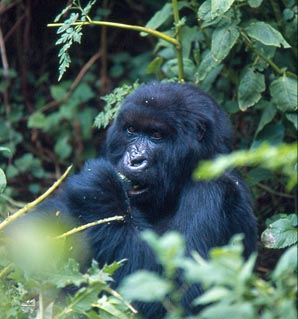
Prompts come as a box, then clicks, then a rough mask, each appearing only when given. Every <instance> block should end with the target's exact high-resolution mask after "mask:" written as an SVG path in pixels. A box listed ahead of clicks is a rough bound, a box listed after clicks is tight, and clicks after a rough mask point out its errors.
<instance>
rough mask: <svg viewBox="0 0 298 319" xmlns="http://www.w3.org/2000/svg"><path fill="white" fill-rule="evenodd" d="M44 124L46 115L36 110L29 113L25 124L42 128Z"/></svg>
mask: <svg viewBox="0 0 298 319" xmlns="http://www.w3.org/2000/svg"><path fill="white" fill-rule="evenodd" d="M46 124H47V118H46V116H45V115H44V114H43V113H41V112H38V111H37V112H35V113H33V114H32V115H30V117H29V120H28V124H27V125H28V127H30V128H44V127H45V125H46Z"/></svg>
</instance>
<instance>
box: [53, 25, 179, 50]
mask: <svg viewBox="0 0 298 319" xmlns="http://www.w3.org/2000/svg"><path fill="white" fill-rule="evenodd" d="M63 25H64V24H63V23H49V24H48V27H61V26H63ZM75 25H81V26H83V25H100V26H106V27H113V28H121V29H129V30H134V31H139V32H145V33H148V34H151V35H153V36H155V37H157V38H160V39H163V40H165V41H167V42H170V43H172V44H174V45H179V42H178V41H177V40H176V39H175V38H173V37H170V36H168V35H167V34H164V33H162V32H159V31H156V30H153V29H149V28H146V27H141V26H138V25H130V24H124V23H115V22H107V21H93V20H90V21H79V22H75V23H72V26H75Z"/></svg>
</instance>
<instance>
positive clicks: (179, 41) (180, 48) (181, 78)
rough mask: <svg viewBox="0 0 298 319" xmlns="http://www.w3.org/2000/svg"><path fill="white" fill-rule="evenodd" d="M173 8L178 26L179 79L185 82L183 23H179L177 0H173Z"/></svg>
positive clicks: (176, 26)
mask: <svg viewBox="0 0 298 319" xmlns="http://www.w3.org/2000/svg"><path fill="white" fill-rule="evenodd" d="M172 8H173V14H174V21H175V28H176V40H177V44H176V50H177V60H178V80H179V82H184V71H183V56H182V47H181V39H180V29H181V25H179V20H180V18H179V10H178V3H177V0H172Z"/></svg>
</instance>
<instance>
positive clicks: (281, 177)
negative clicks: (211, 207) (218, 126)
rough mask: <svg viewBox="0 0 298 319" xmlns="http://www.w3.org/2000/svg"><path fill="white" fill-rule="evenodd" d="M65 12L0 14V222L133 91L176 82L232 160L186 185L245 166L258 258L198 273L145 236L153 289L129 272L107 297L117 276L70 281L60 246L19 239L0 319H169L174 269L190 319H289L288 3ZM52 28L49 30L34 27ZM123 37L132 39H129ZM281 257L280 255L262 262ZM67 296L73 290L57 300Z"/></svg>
mask: <svg viewBox="0 0 298 319" xmlns="http://www.w3.org/2000/svg"><path fill="white" fill-rule="evenodd" d="M66 3H67V4H70V2H67V1H65V3H64V4H63V3H62V4H61V1H51V2H49V3H45V2H40V3H38V4H37V3H36V2H35V1H27V2H26V4H25V3H23V2H20V1H14V0H7V1H4V2H3V3H1V5H0V17H1V20H0V21H1V22H0V49H1V59H2V68H0V76H1V77H0V91H1V94H2V97H1V104H0V114H1V117H0V161H1V168H0V205H1V206H0V211H1V214H0V216H1V219H2V220H4V218H5V217H6V216H7V214H8V213H12V212H14V211H15V210H16V209H17V208H20V207H23V205H24V204H23V203H22V202H28V201H30V200H31V199H33V198H35V197H36V195H37V194H40V193H43V191H44V190H45V189H46V188H47V187H48V186H49V185H50V184H51V183H52V182H53V181H54V180H56V178H57V177H58V176H60V175H61V170H63V168H64V167H65V166H66V165H67V164H68V163H70V162H72V163H74V164H75V165H76V167H79V166H80V165H81V163H82V162H83V161H84V160H85V159H86V158H90V157H93V156H96V154H97V152H98V148H99V146H100V144H101V140H102V137H103V135H104V130H103V128H105V127H106V126H107V125H108V123H109V121H110V120H111V118H112V117H113V116H114V114H115V113H116V112H117V109H118V107H119V104H120V103H121V101H122V99H123V97H124V96H125V95H126V94H127V93H129V92H130V91H131V90H133V89H135V88H136V87H137V86H138V83H142V82H144V81H147V80H150V79H156V78H157V79H160V80H175V79H178V78H179V79H180V80H181V79H182V78H184V79H185V80H186V81H190V82H193V83H196V84H198V86H199V87H201V88H202V89H203V90H205V91H207V92H209V93H210V94H211V95H212V96H213V97H214V98H215V99H216V100H217V101H218V102H219V104H221V105H222V106H223V107H224V109H225V110H226V111H227V112H228V113H230V115H231V118H232V121H233V124H234V127H235V133H236V140H235V144H236V146H237V148H238V149H241V151H239V152H235V153H233V154H231V155H230V156H229V157H224V158H219V159H218V160H217V161H215V162H213V163H204V164H203V166H201V167H199V168H198V170H197V171H196V172H195V175H194V176H195V178H203V177H204V178H211V173H212V174H215V173H216V174H220V173H221V172H223V170H224V169H227V168H230V167H232V166H237V167H243V166H246V167H248V168H242V172H243V174H244V175H245V177H246V180H247V182H248V183H249V185H250V186H251V188H252V190H253V194H254V198H255V202H256V215H257V218H258V221H259V225H260V235H261V233H262V236H260V237H261V239H262V241H260V252H259V254H258V261H257V263H256V256H252V257H251V258H250V259H249V260H248V261H247V262H244V261H243V260H242V258H241V249H242V246H241V240H240V239H239V238H235V241H236V243H233V244H232V243H231V244H230V245H228V246H227V247H224V248H218V249H214V250H213V251H212V253H211V259H210V261H208V262H206V261H203V260H201V259H200V257H199V256H196V255H194V259H186V258H185V257H184V253H183V239H182V238H180V237H179V236H178V235H177V234H168V235H166V236H164V237H162V238H160V239H158V238H157V237H155V235H154V234H145V235H144V237H145V238H146V240H148V241H149V243H150V244H151V245H152V247H153V248H154V250H155V252H156V254H157V256H158V258H159V259H160V261H161V263H162V264H163V265H164V269H165V272H164V276H163V277H158V276H156V275H155V274H151V273H148V272H140V273H136V274H135V275H132V276H131V277H129V278H127V281H125V283H123V286H122V287H121V289H120V294H119V292H116V291H113V290H111V289H110V287H109V285H108V284H109V281H110V280H111V276H112V274H113V272H114V271H115V269H117V267H119V266H120V264H118V263H115V264H113V265H110V266H106V267H105V268H104V269H102V270H99V269H98V267H97V265H96V264H95V263H94V264H93V265H92V267H91V268H90V269H89V270H88V271H87V272H86V273H81V272H80V270H79V267H78V264H77V263H76V262H75V261H74V260H71V259H70V260H68V259H67V256H65V254H64V253H63V251H64V250H65V245H66V244H65V243H64V242H63V243H61V242H60V243H58V246H57V243H54V244H53V243H52V242H50V243H49V241H48V238H46V237H47V236H45V234H42V235H41V234H38V233H36V236H39V237H38V238H39V239H40V240H38V241H37V240H36V238H34V239H32V237H31V236H29V237H28V241H26V242H24V247H20V248H19V251H18V250H17V251H16V252H14V253H13V254H12V255H13V256H11V255H8V251H7V250H6V249H5V246H3V247H2V248H1V250H0V257H1V258H0V295H1V298H0V313H1V314H3V316H4V318H7V319H8V318H75V315H74V314H78V316H79V315H80V314H85V315H86V316H87V318H98V314H97V311H99V312H100V314H101V318H132V317H135V315H134V309H133V308H132V307H131V306H130V305H129V303H128V302H127V301H126V300H128V301H131V300H133V299H141V300H143V301H148V302H149V301H154V300H163V302H164V304H165V305H166V307H167V308H168V309H169V310H170V311H169V315H168V317H167V318H183V314H182V313H181V309H179V307H177V301H178V300H179V298H180V296H181V292H179V291H174V290H173V289H172V288H173V274H174V273H175V271H176V270H177V269H178V268H181V269H183V270H185V272H186V274H187V275H188V284H191V283H194V282H200V283H201V284H202V285H203V286H204V287H205V288H206V293H205V294H204V295H203V296H202V297H200V298H199V300H197V302H198V304H204V305H206V304H207V305H208V307H207V308H206V309H205V310H204V311H203V312H202V313H201V314H200V315H198V316H197V317H196V318H216V317H218V316H222V317H227V318H228V317H229V318H239V317H243V318H256V317H258V318H264V319H265V318H284V317H287V318H290V319H291V318H296V317H297V311H296V306H295V298H296V296H297V281H296V276H297V260H296V254H297V249H296V247H295V244H297V215H296V213H297V198H296V191H297V185H296V182H297V164H296V163H297V144H296V143H295V142H296V130H297V113H296V112H297V77H296V75H295V74H296V72H297V69H296V67H297V65H296V61H297V37H296V34H297V11H298V9H297V4H296V2H295V1H294V0H282V1H279V2H277V1H262V0H229V1H223V0H206V1H192V0H189V1H178V3H176V1H172V3H170V2H168V3H159V2H157V1H150V0H147V1H144V2H143V3H142V4H136V3H135V2H133V1H123V2H121V3H119V2H117V1H102V2H100V3H99V2H95V1H90V2H88V1H81V2H80V1H73V2H72V4H70V5H69V6H68V7H66V8H65V7H63V5H65V6H66ZM62 10H63V11H62ZM59 11H60V12H62V13H61V14H58V13H59ZM55 17H57V18H56V23H58V22H60V23H62V25H60V26H59V27H56V29H55V30H54V29H52V28H46V23H50V22H52V21H53V20H54V19H55ZM103 21H113V22H114V21H117V22H121V23H126V25H127V27H126V29H121V28H118V27H119V26H117V28H115V26H110V25H109V23H106V24H104V23H103ZM82 22H83V23H84V25H82V24H81V23H82ZM73 23H77V24H76V25H75V26H74V25H73ZM136 25H137V26H142V30H140V29H139V28H138V27H136ZM57 30H58V35H55V31H57ZM156 30H158V31H159V32H158V33H155V32H154V31H156ZM135 31H143V33H142V34H141V37H140V36H139V34H138V33H136V32H135ZM146 32H147V33H146ZM148 34H149V35H148ZM55 43H56V45H57V46H56V47H55V46H54V44H55ZM78 43H81V45H78ZM58 56H59V57H58ZM58 62H59V66H57V64H58ZM57 70H58V71H59V75H57ZM78 70H79V71H78ZM58 78H59V80H60V82H57V79H58ZM113 88H115V90H114V91H113V92H112V93H111V94H109V95H106V96H105V97H103V98H99V96H103V95H105V94H106V93H108V92H110V91H111V90H112V89H113ZM103 102H105V104H104V103H103ZM98 106H100V107H98ZM102 110H103V112H101V113H99V111H102ZM98 113H99V114H98ZM97 114H98V116H97V117H96V115H97ZM95 118H96V120H95ZM94 120H95V126H96V127H97V128H101V130H100V131H98V130H95V129H94V128H93V123H94ZM53 172H54V173H53ZM210 172H211V173H210ZM203 175H204V176H203ZM20 201H22V202H20ZM0 225H2V226H0V227H1V228H0V229H2V228H4V226H5V224H3V223H2V224H0ZM45 247H46V249H45ZM264 247H268V248H272V249H275V250H268V249H264ZM287 247H290V248H287ZM281 248H283V249H284V248H287V249H286V250H285V252H283V251H280V250H279V251H280V253H276V249H281ZM45 250H46V251H47V253H46V254H45ZM24 251H25V252H26V253H25V254H24V253H23V252H24ZM9 252H10V251H9ZM161 252H162V254H161ZM10 253H11V252H10ZM281 253H283V254H282V256H281V257H280V259H279V262H278V264H277V265H276V267H275V264H276V261H277V256H278V257H279V256H280V255H281ZM12 257H13V259H12ZM53 257H55V258H53ZM32 260H35V262H34V263H32V262H31V261H32ZM49 260H55V261H53V262H52V263H51V262H48V261H49ZM45 261H47V262H46V263H45ZM115 262H120V261H115ZM268 270H270V271H269V272H268ZM265 279H266V280H265ZM67 286H74V287H80V288H79V289H78V290H77V291H76V292H75V293H74V294H73V295H72V296H71V297H69V296H68V297H66V296H65V295H66V293H65V291H64V290H62V288H65V287H67ZM156 287H159V288H158V291H157V289H155V288H156ZM99 292H103V294H101V297H100V298H98V297H97V296H98V294H99Z"/></svg>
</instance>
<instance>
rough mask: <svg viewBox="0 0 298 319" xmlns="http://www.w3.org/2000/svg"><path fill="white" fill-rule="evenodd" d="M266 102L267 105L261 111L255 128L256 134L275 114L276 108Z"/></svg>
mask: <svg viewBox="0 0 298 319" xmlns="http://www.w3.org/2000/svg"><path fill="white" fill-rule="evenodd" d="M266 104H267V105H266V107H265V109H264V111H263V113H262V116H261V119H260V122H259V125H258V128H257V130H256V135H257V134H258V133H259V132H261V131H262V129H263V128H264V127H265V126H266V125H267V124H269V123H270V122H271V121H272V120H273V118H274V116H275V114H276V108H275V107H274V106H273V105H271V104H269V103H268V102H267V103H266Z"/></svg>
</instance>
